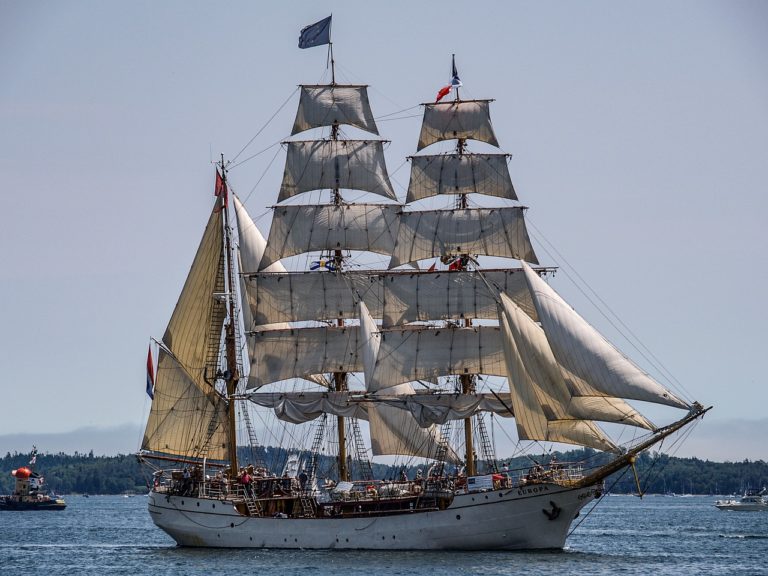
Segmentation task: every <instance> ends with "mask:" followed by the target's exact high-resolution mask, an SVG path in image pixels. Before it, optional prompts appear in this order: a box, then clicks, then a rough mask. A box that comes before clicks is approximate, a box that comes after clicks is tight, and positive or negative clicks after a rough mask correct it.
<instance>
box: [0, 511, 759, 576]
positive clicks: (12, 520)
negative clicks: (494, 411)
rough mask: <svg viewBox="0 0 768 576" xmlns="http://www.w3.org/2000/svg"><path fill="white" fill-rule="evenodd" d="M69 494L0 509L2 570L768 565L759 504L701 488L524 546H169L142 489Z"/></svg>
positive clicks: (593, 517)
mask: <svg viewBox="0 0 768 576" xmlns="http://www.w3.org/2000/svg"><path fill="white" fill-rule="evenodd" d="M66 500H67V504H68V507H67V509H66V510H65V511H63V512H0V574H14V575H19V574H46V575H53V574H85V573H89V574H131V575H134V576H139V575H143V574H152V575H160V574H190V575H203V574H206V575H208V574H219V573H222V574H223V573H233V572H235V571H237V572H238V573H243V574H245V573H247V574H258V573H262V574H263V573H267V574H281V575H286V576H292V575H299V574H301V575H303V576H322V575H326V574H328V575H330V574H333V575H334V576H349V575H351V574H366V575H368V576H378V575H379V574H381V575H382V576H383V575H386V576H396V575H423V574H435V575H438V574H439V575H450V574H478V575H480V574H482V575H488V576H492V575H496V574H523V575H525V576H539V575H545V574H546V575H547V576H552V575H553V574H559V575H561V576H562V575H573V574H621V573H623V574H640V573H642V574H649V575H652V576H662V575H666V574H691V575H693V574H707V575H718V574H728V575H730V574H743V575H760V574H766V575H768V512H721V511H719V510H717V509H716V508H714V506H713V505H712V504H713V502H714V500H715V498H714V497H708V496H706V497H705V496H693V497H687V498H683V497H678V498H675V497H660V496H657V497H654V496H647V497H645V498H643V499H642V500H641V499H639V498H634V497H631V496H609V497H605V498H603V499H602V500H601V501H600V502H599V504H598V505H597V506H596V507H595V508H594V509H593V510H592V511H591V512H589V510H590V509H589V507H588V508H587V509H585V511H584V512H583V513H582V516H581V517H580V518H578V519H577V522H579V521H580V522H581V523H580V524H579V525H578V526H577V527H576V528H575V530H574V532H573V534H572V535H571V536H570V538H569V539H568V548H567V549H566V550H564V551H562V552H533V553H529V552H491V553H479V552H472V553H468V552H350V551H322V552H317V551H286V550H203V549H189V548H177V547H176V546H175V545H174V543H173V541H172V540H171V539H170V538H169V537H168V536H166V535H165V534H164V533H163V532H161V531H160V530H158V529H157V528H155V526H154V524H152V521H151V520H150V518H149V513H148V512H147V508H146V504H147V502H146V498H145V497H144V496H136V497H131V498H124V497H116V496H91V497H90V498H83V497H81V496H69V497H68V498H66ZM587 512H589V513H587Z"/></svg>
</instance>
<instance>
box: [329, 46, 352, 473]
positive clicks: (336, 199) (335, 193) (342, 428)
mask: <svg viewBox="0 0 768 576" xmlns="http://www.w3.org/2000/svg"><path fill="white" fill-rule="evenodd" d="M331 54H333V52H331ZM331 66H332V67H333V56H331ZM333 83H334V84H335V83H336V82H335V75H334V82H333ZM338 139H339V123H338V122H334V123H333V125H332V126H331V140H333V141H336V140H338ZM338 184H339V175H338V174H337V175H336V184H335V186H334V187H333V190H332V191H331V196H332V201H333V204H334V205H336V206H340V205H341V204H342V202H343V199H342V197H341V193H340V192H339V186H338ZM343 266H344V256H343V254H342V252H341V250H335V251H334V253H333V268H334V273H340V272H341V271H342V268H343ZM336 325H337V326H344V320H343V319H342V318H337V319H336ZM333 387H334V390H336V391H337V392H343V391H345V390H347V373H346V372H334V373H333ZM336 429H337V432H338V440H339V453H338V464H339V480H340V481H348V480H349V468H348V466H347V434H346V421H345V419H344V417H343V416H337V417H336Z"/></svg>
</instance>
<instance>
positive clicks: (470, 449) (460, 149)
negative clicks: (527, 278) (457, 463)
mask: <svg viewBox="0 0 768 576" xmlns="http://www.w3.org/2000/svg"><path fill="white" fill-rule="evenodd" d="M453 57H455V55H453ZM453 57H452V60H451V74H453V62H454V60H453ZM451 81H453V77H452V78H451ZM455 90H456V102H457V103H459V102H461V98H460V97H459V86H455ZM466 146H467V141H466V139H465V138H459V139H458V140H457V142H456V154H457V155H459V156H461V155H463V154H464V151H465V150H466ZM467 207H468V202H467V195H466V194H459V196H458V198H457V199H456V208H458V209H459V210H466V209H467ZM468 257H469V255H468V254H459V256H458V258H459V262H458V268H457V269H458V270H464V262H466V261H468ZM464 326H466V327H470V326H472V319H471V318H465V319H464ZM459 382H460V383H461V392H462V394H472V393H473V392H474V391H475V380H474V378H473V377H472V375H471V374H462V375H461V376H459ZM464 446H465V462H466V468H465V470H466V473H467V476H474V475H475V474H477V467H476V466H475V449H474V439H473V437H472V418H471V417H469V418H464Z"/></svg>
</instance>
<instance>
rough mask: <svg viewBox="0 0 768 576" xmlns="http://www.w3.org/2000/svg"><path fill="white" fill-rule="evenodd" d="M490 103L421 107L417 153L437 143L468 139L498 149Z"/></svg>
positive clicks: (467, 101) (428, 105) (471, 101)
mask: <svg viewBox="0 0 768 576" xmlns="http://www.w3.org/2000/svg"><path fill="white" fill-rule="evenodd" d="M490 103H491V101H490V100H461V101H452V102H439V103H436V104H424V119H423V120H422V123H421V134H419V144H418V147H417V150H421V149H422V148H424V147H426V146H429V145H430V144H434V143H435V142H440V141H441V140H455V139H459V138H462V139H464V138H468V139H471V140H480V141H481V142H487V143H488V144H491V145H492V146H496V147H498V146H499V142H498V140H496V134H494V132H493V126H492V125H491V115H490V106H489V104H490Z"/></svg>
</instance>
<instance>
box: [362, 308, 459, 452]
mask: <svg viewBox="0 0 768 576" xmlns="http://www.w3.org/2000/svg"><path fill="white" fill-rule="evenodd" d="M360 337H361V340H362V356H363V370H364V372H365V389H366V390H367V391H368V392H372V393H374V395H375V394H376V393H377V392H378V391H379V390H381V386H380V384H381V382H380V381H379V380H377V379H376V378H374V377H373V375H374V371H375V368H376V360H377V358H378V355H379V352H380V349H381V333H380V332H379V329H378V327H377V326H376V323H375V322H374V320H373V318H372V317H371V314H370V313H369V312H368V308H367V307H366V305H365V303H364V302H361V303H360ZM387 392H388V393H390V394H395V395H399V396H412V395H413V394H414V390H413V386H411V384H409V383H404V384H400V385H399V386H394V387H392V388H391V389H390V390H388V391H387ZM368 417H369V422H370V433H371V449H372V453H373V455H374V456H383V455H393V454H404V455H409V456H422V457H425V458H436V457H437V455H438V454H439V453H440V452H441V450H440V448H439V446H440V439H439V436H438V431H437V430H436V428H435V427H434V426H429V427H427V428H424V427H422V426H420V425H419V423H418V422H417V421H416V420H415V419H414V417H413V415H412V414H411V413H410V412H406V411H404V410H400V409H398V408H395V407H392V406H387V405H383V404H382V405H377V404H373V405H371V406H369V408H368ZM445 448H447V447H445ZM443 451H444V450H443Z"/></svg>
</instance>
